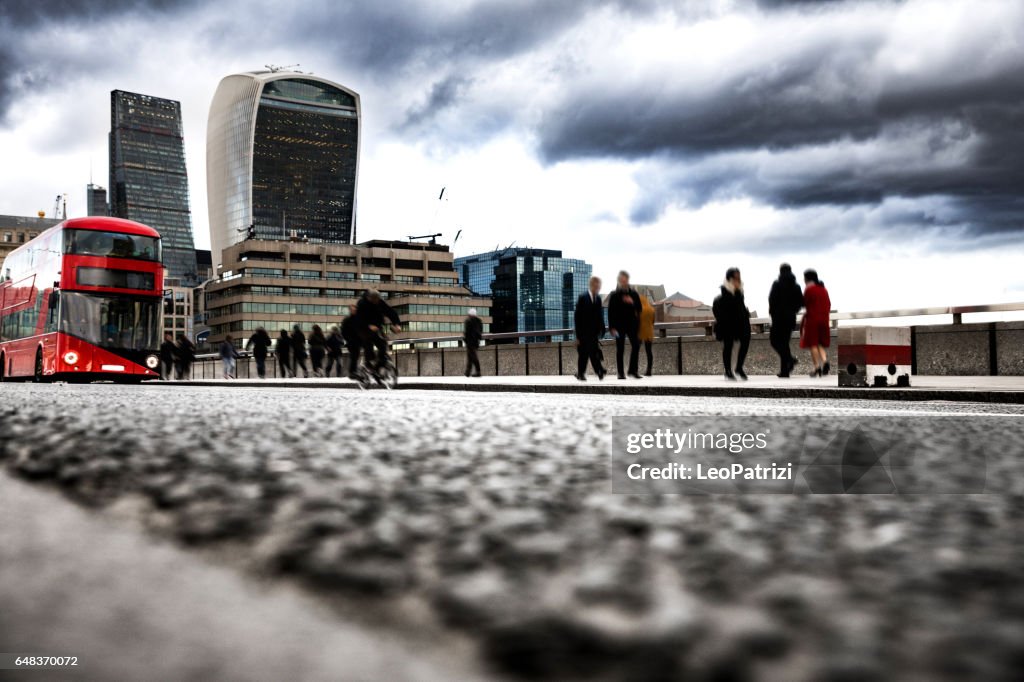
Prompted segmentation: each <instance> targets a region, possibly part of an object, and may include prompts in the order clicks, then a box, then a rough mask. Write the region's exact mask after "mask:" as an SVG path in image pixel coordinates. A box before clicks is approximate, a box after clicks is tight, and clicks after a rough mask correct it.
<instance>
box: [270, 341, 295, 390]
mask: <svg viewBox="0 0 1024 682" xmlns="http://www.w3.org/2000/svg"><path fill="white" fill-rule="evenodd" d="M274 354H275V355H277V366H278V367H280V368H281V378H283V379H287V378H288V377H293V376H295V371H294V369H293V368H292V340H291V337H289V336H288V330H287V329H282V330H281V333H280V334H279V335H278V337H277V345H276V346H275V347H274Z"/></svg>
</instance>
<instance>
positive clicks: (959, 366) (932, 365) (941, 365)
mask: <svg viewBox="0 0 1024 682" xmlns="http://www.w3.org/2000/svg"><path fill="white" fill-rule="evenodd" d="M913 345H914V358H915V374H919V375H946V376H988V375H990V374H991V373H992V371H993V369H994V370H995V372H996V373H998V374H999V375H1005V376H1024V322H998V323H982V324H958V325H953V324H949V325H928V326H918V327H914V334H913ZM838 347H839V344H838V338H837V332H836V330H833V333H832V345H831V346H830V347H829V359H830V361H831V362H832V365H833V367H835V366H836V358H837V355H838ZM790 348H791V349H792V352H793V354H794V355H795V356H796V357H797V358H798V359H799V361H800V364H798V365H797V367H796V370H795V372H796V373H798V374H800V373H803V372H806V371H808V370H809V368H810V357H809V355H808V353H807V352H806V351H803V350H801V349H800V348H799V342H798V339H797V336H796V335H795V334H794V336H793V338H792V339H791V341H790ZM601 350H602V352H603V354H604V364H605V367H606V368H607V369H608V371H609V372H610V373H612V374H613V375H614V373H615V371H616V368H615V342H614V341H613V340H611V339H604V340H603V341H602V342H601ZM651 350H652V352H653V356H654V358H653V359H654V362H653V373H654V374H656V375H679V374H684V375H711V374H719V373H721V372H722V371H723V367H722V345H721V344H720V343H719V342H717V341H715V340H714V339H713V338H710V337H704V336H683V337H668V338H657V339H655V340H654V342H653V343H652V348H651ZM628 354H629V348H628V344H627V349H626V356H627V357H626V361H627V362H628ZM394 355H395V358H396V362H397V364H398V371H399V373H400V375H402V376H430V377H439V376H461V375H462V374H463V373H464V372H465V367H466V351H465V349H464V348H424V349H419V350H415V351H410V350H403V351H397V352H395V353H394ZM479 355H480V365H481V370H482V373H483V374H484V375H485V376H494V375H495V373H496V372H497V373H498V374H500V375H501V376H524V375H530V376H555V375H558V374H562V375H566V376H568V375H572V374H575V373H576V368H577V355H576V345H575V344H574V343H573V342H571V341H565V342H562V343H534V344H529V347H527V346H526V345H525V344H496V345H489V346H484V347H482V348H480V350H479ZM347 361H348V358H347V356H346V357H345V359H344V362H345V363H346V368H347ZM646 368H647V357H646V353H645V350H644V348H643V346H642V345H641V348H640V371H641V372H644V371H645V370H646ZM745 369H746V371H747V374H750V375H752V376H756V375H768V376H770V375H773V374H776V373H777V372H778V371H779V360H778V356H777V355H776V354H775V351H774V350H773V349H772V347H771V344H770V343H769V339H768V335H767V334H754V335H753V337H752V338H751V341H750V350H749V351H748V353H747V360H746V363H745ZM589 371H590V369H589V367H588V372H589ZM237 373H238V378H239V379H248V378H256V365H255V362H253V361H252V359H251V358H242V359H240V360H239V361H238V372H237ZM300 374H301V373H300ZM220 376H221V368H220V361H219V360H218V359H216V358H211V359H206V360H202V361H199V362H197V363H196V364H195V366H194V367H193V371H192V377H193V378H194V379H217V378H220ZM267 376H268V377H271V378H273V377H278V376H280V373H279V369H278V367H277V360H276V358H273V357H270V358H268V359H267Z"/></svg>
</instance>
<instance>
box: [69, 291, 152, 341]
mask: <svg viewBox="0 0 1024 682" xmlns="http://www.w3.org/2000/svg"><path fill="white" fill-rule="evenodd" d="M159 306H160V301H159V300H154V299H145V298H133V297H130V296H94V295H92V294H84V293H80V292H77V291H62V292H61V294H60V310H61V330H62V331H64V332H65V333H67V334H71V335H72V336H77V337H78V338H80V339H83V340H85V341H88V342H90V343H93V344H95V345H97V346H101V347H105V348H124V349H130V350H156V349H157V348H158V346H159V342H158V336H159V327H160V318H159V314H160V308H159Z"/></svg>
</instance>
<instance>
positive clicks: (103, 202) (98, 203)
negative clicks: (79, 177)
mask: <svg viewBox="0 0 1024 682" xmlns="http://www.w3.org/2000/svg"><path fill="white" fill-rule="evenodd" d="M86 192H87V202H88V203H87V210H88V215H91V216H93V215H109V214H110V209H109V207H108V206H107V190H106V188H105V187H100V186H99V185H94V184H92V183H91V182H90V183H89V184H88V185H86Z"/></svg>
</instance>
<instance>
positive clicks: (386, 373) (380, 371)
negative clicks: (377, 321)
mask: <svg viewBox="0 0 1024 682" xmlns="http://www.w3.org/2000/svg"><path fill="white" fill-rule="evenodd" d="M375 333H376V335H377V337H378V338H379V339H382V340H383V341H384V347H383V349H381V348H379V347H378V348H377V354H376V355H377V358H378V359H379V358H380V357H381V356H382V355H383V356H384V357H385V358H386V359H385V361H384V362H383V363H378V365H377V366H376V367H371V366H370V365H369V363H367V362H366V358H365V357H364V358H363V361H362V362H361V363H359V368H358V369H357V370H356V376H357V379H356V380H357V381H358V382H359V387H360V388H361V389H363V390H364V391H365V390H366V389H368V388H370V386H372V385H373V384H374V383H376V384H377V385H378V386H383V387H384V388H386V389H388V390H391V389H393V388H395V387H397V386H398V366H397V365H396V364H395V361H394V360H392V359H391V356H390V355H388V354H387V352H386V350H387V343H388V341H387V337H386V336H384V334H382V333H381V332H380V331H379V330H377V331H376V332H375Z"/></svg>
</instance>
